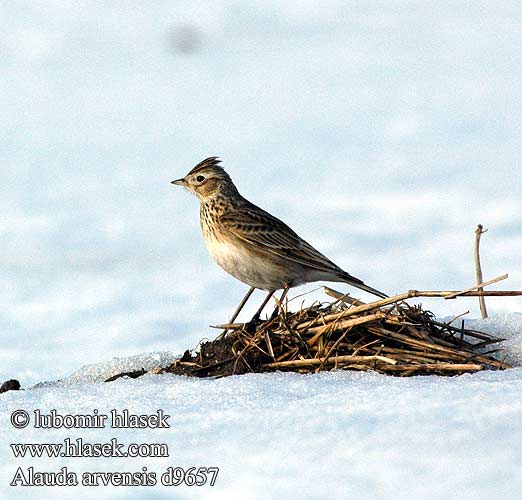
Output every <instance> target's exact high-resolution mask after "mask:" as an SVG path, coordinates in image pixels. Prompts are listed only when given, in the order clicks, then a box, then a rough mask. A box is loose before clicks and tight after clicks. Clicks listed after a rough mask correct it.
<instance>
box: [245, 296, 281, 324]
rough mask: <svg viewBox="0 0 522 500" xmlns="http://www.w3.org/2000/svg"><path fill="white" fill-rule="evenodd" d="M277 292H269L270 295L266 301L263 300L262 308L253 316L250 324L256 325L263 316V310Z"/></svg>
mask: <svg viewBox="0 0 522 500" xmlns="http://www.w3.org/2000/svg"><path fill="white" fill-rule="evenodd" d="M274 292H275V290H272V291H271V292H268V295H267V296H266V297H265V300H263V303H262V304H261V307H260V308H259V309H258V310H257V312H256V313H255V314H254V315H253V316H252V319H251V320H250V323H251V324H252V323H255V322H256V321H257V320H258V319H259V316H261V313H262V312H263V309H264V308H265V306H266V305H267V304H268V301H269V300H270V299H271V298H272V295H274Z"/></svg>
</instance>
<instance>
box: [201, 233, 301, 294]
mask: <svg viewBox="0 0 522 500" xmlns="http://www.w3.org/2000/svg"><path fill="white" fill-rule="evenodd" d="M205 244H206V246H207V250H208V251H209V253H210V255H211V256H212V258H213V259H214V261H215V262H216V263H217V264H219V265H220V266H221V267H222V268H223V269H224V270H225V271H226V272H227V273H228V274H230V275H232V276H233V277H234V278H236V279H238V280H239V281H242V282H243V283H246V284H247V285H250V286H254V287H256V288H261V289H263V290H277V289H280V288H284V287H285V286H286V285H287V284H290V283H289V281H292V280H291V279H289V278H290V276H287V275H286V274H287V270H286V269H284V268H281V267H280V266H275V265H273V264H272V263H271V262H270V261H269V260H268V259H267V258H266V257H263V256H260V255H256V254H254V253H252V252H249V251H248V250H247V249H245V248H243V247H242V246H239V245H233V244H230V243H225V242H222V241H218V240H217V239H214V238H212V237H210V238H205Z"/></svg>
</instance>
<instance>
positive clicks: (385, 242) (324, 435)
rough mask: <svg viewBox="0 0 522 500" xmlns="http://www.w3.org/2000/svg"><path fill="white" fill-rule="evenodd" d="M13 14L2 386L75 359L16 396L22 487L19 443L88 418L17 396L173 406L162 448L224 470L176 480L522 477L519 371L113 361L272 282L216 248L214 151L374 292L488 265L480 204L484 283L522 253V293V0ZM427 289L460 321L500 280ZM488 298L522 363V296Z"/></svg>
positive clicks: (165, 353)
mask: <svg viewBox="0 0 522 500" xmlns="http://www.w3.org/2000/svg"><path fill="white" fill-rule="evenodd" d="M0 16H1V19H2V21H3V22H2V26H3V28H2V34H1V35H0V70H1V73H2V78H1V79H0V116H1V120H2V127H1V129H0V172H1V174H2V175H1V182H0V283H1V289H0V332H1V335H2V346H1V349H0V382H2V381H3V380H6V379H9V378H13V377H14V378H18V379H19V380H20V381H21V382H22V385H23V387H25V388H28V387H31V386H32V385H33V384H36V383H37V382H40V381H52V380H58V379H62V381H61V382H59V383H48V384H45V385H43V386H39V387H38V388H35V389H31V390H26V391H24V392H18V393H8V394H4V395H2V396H0V410H1V414H2V416H1V418H2V420H1V422H2V424H1V427H0V430H1V437H0V440H1V443H2V444H1V446H2V448H1V450H0V454H1V456H2V457H4V456H5V455H4V454H6V453H7V460H4V459H2V461H1V462H0V463H1V464H2V465H1V466H0V467H2V474H3V475H2V486H1V487H2V488H3V489H2V490H1V494H2V495H3V496H4V497H5V498H9V499H11V498H17V497H16V495H15V493H14V492H13V490H12V489H10V488H8V489H7V490H6V489H5V480H4V478H5V477H6V475H7V476H12V474H13V467H14V466H15V465H16V461H13V457H12V456H11V455H9V453H8V452H7V451H6V450H7V447H6V446H7V444H6V443H8V442H12V440H13V439H14V438H15V437H16V438H20V436H22V438H23V439H24V440H27V442H28V440H29V439H34V440H38V441H43V439H44V438H45V439H49V440H51V441H56V440H59V439H63V437H64V436H65V435H72V434H66V433H63V432H61V431H58V430H56V431H41V432H36V430H35V429H30V428H28V429H25V430H24V431H16V432H15V430H14V429H12V428H11V427H10V425H9V423H6V422H8V420H7V419H8V416H9V414H10V412H11V411H12V410H13V409H16V408H19V407H20V408H27V409H28V410H30V409H33V408H41V409H49V408H53V407H55V408H57V409H59V410H60V411H62V412H69V413H71V412H72V413H75V412H77V411H80V410H81V411H89V410H91V409H92V408H98V409H99V410H100V411H102V410H103V411H106V410H107V409H111V408H113V407H114V408H118V409H121V408H125V407H128V408H132V409H135V410H136V411H153V410H154V409H156V408H160V407H161V408H164V409H165V410H166V411H168V412H169V413H170V414H171V415H172V423H173V426H172V428H171V429H169V430H168V432H165V433H160V434H161V436H162V437H164V438H165V440H166V441H167V442H168V443H169V446H170V448H171V451H172V454H171V457H170V458H169V459H168V460H166V461H165V460H160V459H154V460H151V462H150V463H151V467H154V469H159V468H160V466H164V465H165V464H167V463H169V464H170V463H175V464H184V465H192V464H195V463H197V464H199V465H211V464H213V463H214V464H217V465H219V466H220V467H221V473H220V476H219V478H218V481H217V483H216V486H215V487H214V488H213V489H210V488H207V489H205V490H204V493H201V491H200V492H198V491H196V490H189V489H186V490H175V491H174V490H169V491H168V492H166V491H161V493H159V492H158V493H157V497H158V498H165V495H167V494H168V495H170V497H173V498H174V497H175V498H185V497H186V498H190V497H195V498H197V497H198V496H202V497H204V498H213V497H212V495H214V497H215V498H262V497H263V495H265V497H266V498H274V497H276V498H285V497H287V498H332V496H334V497H335V496H336V495H337V497H339V498H343V497H344V498H347V497H352V498H354V497H356V498H375V497H380V498H390V497H393V498H400V497H401V496H403V497H404V498H407V497H409V498H416V497H417V498H418V497H424V498H426V497H429V496H432V497H433V498H435V497H439V498H440V497H441V496H444V495H446V496H453V495H452V493H454V492H456V491H457V492H458V494H459V497H461V498H466V497H468V498H469V497H471V496H473V497H474V498H492V497H494V498H519V497H520V491H522V487H521V477H522V472H521V470H522V469H521V467H522V452H521V450H522V447H521V446H520V445H521V443H520V440H521V435H522V433H521V432H520V431H521V429H520V422H521V419H520V416H521V415H520V405H521V403H520V381H521V371H520V368H517V369H514V370H510V371H506V372H502V373H500V372H488V373H481V374H477V375H473V376H463V377H457V378H451V379H439V378H437V377H429V378H413V379H408V380H401V379H394V378H387V377H382V376H379V375H375V374H353V373H328V374H322V375H317V376H309V377H302V376H298V375H277V374H274V375H263V376H260V375H259V376H245V377H232V378H229V379H227V380H187V379H184V378H180V377H169V376H147V377H144V378H142V379H139V380H135V381H130V380H119V381H117V382H114V383H113V384H107V385H105V384H101V383H100V380H103V379H104V378H105V377H106V376H108V375H110V374H112V373H116V372H119V371H123V370H124V369H125V367H127V368H130V367H137V368H141V367H142V366H145V367H152V366H155V365H156V364H162V363H164V362H168V360H169V359H172V357H174V356H175V355H177V354H180V353H182V352H183V351H184V350H185V349H186V348H190V347H194V346H195V345H196V344H197V343H198V341H199V340H200V339H201V338H202V337H205V336H212V335H214V331H213V330H210V329H209V328H208V325H209V324H217V323H221V322H223V321H224V320H226V319H227V318H228V316H229V314H230V313H231V310H232V309H233V308H234V307H235V305H236V303H237V302H239V300H240V298H241V297H242V295H243V294H244V293H245V291H246V287H245V286H244V285H242V284H241V283H238V282H236V281H235V280H233V279H232V278H230V277H229V276H228V275H226V274H225V273H224V272H223V271H221V270H220V269H218V268H217V266H216V265H215V264H213V263H212V262H211V260H210V258H209V257H208V255H207V254H206V250H205V248H204V245H203V242H202V238H201V236H200V234H199V227H198V221H197V217H198V208H197V202H196V200H195V199H194V198H192V197H190V196H189V195H188V194H187V193H185V192H183V191H181V190H179V188H176V187H173V186H171V185H170V183H169V181H171V180H172V179H174V178H178V177H180V176H181V175H183V174H184V173H186V171H187V170H188V169H189V168H190V167H191V166H192V165H193V164H194V163H196V162H198V161H200V160H201V159H202V158H204V157H206V156H209V155H219V156H221V157H222V158H223V159H224V165H225V167H226V168H227V170H228V171H229V172H230V174H231V175H232V177H233V179H234V180H235V181H236V183H237V185H238V187H239V188H240V191H241V192H242V193H243V194H244V195H245V196H246V197H248V198H249V199H251V200H252V201H254V202H255V203H257V204H259V205H260V206H261V207H263V208H265V209H267V210H269V211H271V212H274V213H276V214H277V215H278V216H280V217H281V218H282V219H283V220H285V221H286V222H288V223H289V224H290V225H291V226H292V227H293V228H294V229H295V230H296V231H297V232H298V233H299V234H301V235H302V236H303V237H304V238H306V239H307V240H308V241H310V242H311V243H312V244H314V245H315V246H316V247H317V248H319V249H320V250H321V251H323V252H324V253H326V254H327V255H328V256H329V257H331V258H332V260H334V261H335V262H336V263H337V264H339V265H340V266H341V267H343V268H344V269H346V270H347V271H348V272H350V273H352V274H354V275H355V276H357V277H360V278H362V279H364V280H365V281H366V282H367V283H368V284H370V285H372V286H375V287H376V288H379V289H382V290H385V291H387V292H388V293H390V294H391V293H394V292H402V291H404V290H408V289H410V288H417V289H459V288H464V287H467V286H470V285H471V284H472V283H473V282H474V269H473V264H472V249H473V238H474V234H473V232H474V229H475V227H476V225H477V224H478V223H482V224H483V225H484V226H485V227H486V228H488V229H489V232H488V233H487V234H486V235H484V237H483V243H482V251H481V254H482V263H483V268H484V273H485V278H486V279H488V278H491V277H494V276H497V275H500V274H503V273H505V272H509V273H510V279H509V280H508V281H507V282H502V283H499V284H497V285H496V288H498V289H502V288H509V289H521V288H522V267H521V266H520V255H521V254H522V231H521V222H520V221H521V220H522V203H521V202H520V200H521V194H522V193H521V191H522V182H521V179H520V169H521V165H520V158H521V155H520V152H521V149H520V144H522V96H521V94H520V85H519V82H520V81H521V79H522V51H520V35H521V29H520V26H521V21H522V12H521V10H520V4H519V2H518V1H515V0H505V1H499V2H487V1H485V0H477V1H475V2H465V1H451V2H446V1H442V2H437V3H436V4H435V3H430V2H422V1H420V0H391V1H388V2H380V1H368V2H350V1H348V2H342V1H340V0H328V1H324V2H309V1H306V0H303V1H280V0H268V1H264V2H236V1H232V0H216V1H213V2H211V3H207V2H193V1H188V0H179V1H176V2H163V1H156V0H151V1H148V2H91V3H85V2H80V1H76V0H72V1H67V0H60V1H45V2H43V1H33V2H3V3H2V5H1V6H0ZM334 288H337V289H340V290H342V291H347V290H348V287H344V286H342V285H337V284H336V285H334ZM314 289H315V286H314V285H310V286H305V287H300V288H299V289H298V290H295V291H294V292H293V293H294V295H298V294H301V293H304V292H309V291H310V290H314ZM354 295H355V296H359V295H358V292H355V293H354ZM362 297H363V298H367V297H364V295H362ZM304 298H305V299H306V300H308V301H311V300H315V299H320V300H324V295H323V294H322V292H321V291H315V292H311V293H309V294H308V295H306V296H305V297H304ZM256 300H257V301H259V300H261V294H260V293H256V295H255V300H253V301H252V303H251V304H249V305H248V307H247V309H246V310H245V313H244V317H247V316H248V314H250V313H251V312H252V311H253V310H254V309H255V308H256V303H255V302H256ZM300 300H301V299H296V300H294V301H293V302H292V306H294V304H295V306H296V307H297V305H298V304H299V302H300ZM423 303H424V304H425V305H426V306H427V307H428V308H429V309H431V310H433V311H434V312H435V313H436V314H437V315H438V316H440V317H443V316H452V315H456V314H459V313H462V312H464V311H466V310H468V309H469V310H470V314H469V315H468V316H469V317H470V318H473V317H477V316H478V315H479V312H478V305H477V301H476V300H475V299H457V300H452V301H443V300H428V299H426V300H423ZM488 307H489V310H490V313H491V314H492V315H493V318H492V319H491V320H489V321H488V322H481V321H479V322H478V323H479V326H480V327H484V328H483V329H485V330H486V331H498V332H499V333H500V334H506V335H507V336H509V341H508V343H507V344H508V348H509V351H510V356H511V359H513V360H514V361H515V362H516V363H517V364H519V365H520V364H521V360H522V354H521V353H522V347H521V346H522V342H521V340H520V324H521V322H520V313H521V312H522V303H521V299H520V298H519V297H513V298H502V299H488ZM81 367H84V368H81ZM71 374H72V375H71ZM5 431H7V432H5ZM74 435H76V434H74ZM78 435H83V434H81V433H78ZM85 436H88V437H89V438H91V437H92V438H93V439H94V438H96V439H98V440H99V439H108V438H109V437H111V436H112V434H109V432H108V431H107V432H102V431H89V432H86V433H85ZM118 436H121V437H122V439H126V440H131V439H132V440H136V441H140V440H142V441H150V440H151V439H153V438H155V436H156V434H155V433H153V432H152V431H151V432H139V431H132V432H121V433H120V432H119V433H118ZM30 462H31V461H28V460H24V461H23V465H24V466H29V464H30ZM34 463H35V466H39V467H41V466H42V464H43V461H42V460H41V459H40V460H36V459H35V460H34ZM64 463H65V462H64V461H62V460H61V461H58V462H53V460H48V461H45V464H44V465H45V466H46V467H47V466H49V467H51V466H56V467H58V466H61V465H62V464H64ZM67 463H68V464H69V462H67ZM70 464H71V467H73V465H74V467H75V468H79V469H81V470H87V467H90V468H96V469H98V470H102V469H104V468H105V470H114V469H115V467H116V466H118V465H121V467H123V468H126V469H128V470H137V469H139V467H140V462H139V460H137V459H133V460H125V461H119V462H118V461H116V459H111V460H106V461H105V460H104V461H101V460H97V461H96V460H92V461H90V460H88V459H83V460H76V461H75V462H74V463H73V462H71V463H70ZM428 490H429V494H428V493H427V492H428ZM49 491H51V490H49ZM118 491H119V493H118ZM146 491H147V493H146V495H147V496H146V498H154V495H155V494H156V493H155V491H156V490H154V489H151V490H146ZM93 492H94V493H93ZM17 493H18V494H19V495H22V497H20V498H23V495H26V498H49V496H52V497H57V498H59V497H60V495H61V496H62V497H67V495H70V494H71V492H70V491H68V490H66V489H65V490H60V489H56V488H53V489H52V493H44V492H41V491H35V490H22V489H18V490H17ZM73 493H74V494H75V496H74V497H75V498H81V494H83V495H84V498H93V496H94V497H96V498H102V497H103V495H106V497H107V498H111V499H112V498H119V497H122V498H131V497H132V495H134V496H135V497H136V498H144V496H143V495H144V493H143V491H142V490H137V491H135V492H134V493H132V492H129V491H126V490H125V491H123V490H121V491H120V490H117V491H116V490H114V491H113V490H102V489H100V488H97V489H96V490H89V491H88V492H82V493H80V490H77V489H74V490H73ZM6 495H7V496H6ZM39 495H40V497H39ZM249 495H250V497H249Z"/></svg>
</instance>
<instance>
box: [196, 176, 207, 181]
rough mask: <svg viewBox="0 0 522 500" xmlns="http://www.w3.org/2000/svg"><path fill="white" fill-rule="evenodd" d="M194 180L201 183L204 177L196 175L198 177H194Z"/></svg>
mask: <svg viewBox="0 0 522 500" xmlns="http://www.w3.org/2000/svg"><path fill="white" fill-rule="evenodd" d="M196 180H197V181H198V182H203V181H204V180H205V177H204V176H203V175H198V176H197V177H196Z"/></svg>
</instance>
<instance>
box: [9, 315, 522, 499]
mask: <svg viewBox="0 0 522 500" xmlns="http://www.w3.org/2000/svg"><path fill="white" fill-rule="evenodd" d="M519 326H522V323H519ZM132 366H134V367H138V366H140V363H139V360H137V359H135V360H134V361H133V362H129V364H128V367H132ZM102 371H103V370H102ZM72 379H73V380H71V379H69V380H64V381H63V382H59V383H51V384H47V385H45V386H40V387H38V388H34V389H30V390H27V391H23V392H9V393H7V394H4V395H3V396H2V397H1V398H0V419H1V421H2V422H8V419H9V415H10V413H11V412H12V411H14V410H16V409H20V408H22V409H25V410H27V411H28V412H29V413H31V412H32V411H33V410H34V409H40V410H41V411H42V412H43V413H45V412H50V410H51V409H53V408H54V409H59V413H61V414H67V413H69V414H88V413H92V412H93V410H94V409H97V410H98V411H99V413H101V414H103V413H105V414H107V413H109V412H110V410H111V409H118V410H119V411H121V410H122V409H124V408H127V409H129V410H130V411H131V412H133V413H137V414H152V413H154V412H155V411H156V410H158V409H163V410H164V411H165V412H166V413H167V414H169V415H170V425H171V427H170V428H169V429H166V430H163V429H161V430H159V429H147V430H138V429H131V430H123V429H109V428H107V429H95V430H92V429H89V430H87V429H74V430H70V429H51V430H43V429H34V428H31V426H29V427H28V428H26V429H24V430H16V429H12V430H10V431H8V432H2V434H1V438H0V447H1V450H2V451H1V454H2V455H4V458H2V460H1V466H0V481H1V484H2V486H1V489H0V492H1V494H3V496H2V498H6V499H7V498H9V499H26V498H27V499H33V498H51V497H52V498H78V499H91V498H97V499H104V498H107V499H115V498H140V499H141V498H205V499H206V498H208V499H213V498H215V499H224V498H230V499H255V500H257V499H265V498H266V499H276V498H300V499H348V498H358V499H366V498H368V499H373V498H382V499H389V498H397V499H403V498H404V499H406V498H408V499H414V498H457V497H458V498H463V499H467V498H475V499H490V498H495V499H501V498H502V499H507V498H513V499H515V498H520V488H521V486H522V484H521V473H520V467H521V451H520V450H522V399H521V398H520V394H521V391H522V368H514V369H511V370H506V371H502V372H492V371H488V372H483V373H477V374H474V375H463V376H458V377H453V378H444V377H436V376H430V377H412V378H407V379H401V378H394V377H389V376H384V375H379V374H375V373H356V372H340V371H338V372H328V373H321V374H317V375H306V376H305V375H298V374H283V373H274V374H263V375H260V374H255V375H244V376H233V377H228V378H226V379H217V380H214V379H190V378H186V377H180V376H174V375H146V376H143V377H142V378H139V379H136V380H129V379H119V380H117V381H115V382H112V383H110V384H103V383H100V382H93V381H92V368H88V369H86V370H85V376H84V379H83V380H82V377H80V376H79V375H78V374H76V375H74V376H73V377H72ZM3 426H4V427H5V424H3ZM67 437H69V438H71V439H73V440H74V439H76V438H78V437H82V438H83V440H84V441H86V442H107V441H109V440H110V438H113V437H116V438H117V439H118V441H119V442H121V443H125V444H128V443H130V442H134V443H151V442H153V443H166V444H167V445H168V447H169V452H170V456H169V457H168V458H111V459H103V458H80V459H79V458H76V459H66V458H60V459H41V458H40V459H38V458H35V459H28V458H25V459H21V458H18V459H14V458H13V457H12V456H11V457H9V453H6V450H9V444H10V443H13V442H15V443H16V442H25V443H32V442H36V443H41V442H49V443H59V442H62V441H63V440H64V439H65V438H67ZM5 455H7V456H5ZM192 465H197V466H203V465H206V466H218V467H219V468H220V472H219V475H218V478H217V481H216V484H215V486H213V487H208V486H202V487H200V488H196V487H193V488H189V487H178V488H174V487H170V488H169V487H166V486H154V487H133V488H132V487H128V488H124V487H112V488H101V487H97V488H90V489H89V488H86V487H83V488H82V487H81V486H76V487H61V488H52V490H51V489H50V488H49V489H48V490H47V491H46V490H45V489H42V488H39V489H35V488H32V489H31V488H28V487H26V488H22V487H17V488H16V489H15V488H14V487H9V486H6V485H7V484H8V483H9V482H10V481H11V480H12V478H13V475H14V473H15V471H16V469H17V467H19V466H22V467H29V466H33V467H34V468H35V469H36V470H40V471H42V470H46V471H59V470H60V469H61V467H63V466H67V467H68V469H69V470H72V471H75V472H77V473H78V475H80V474H81V473H82V472H85V471H90V472H93V471H106V472H108V471H112V472H114V471H133V472H135V471H140V470H141V468H142V467H143V466H147V467H148V470H149V471H156V472H158V477H159V475H160V474H161V472H162V471H164V470H165V469H166V468H167V467H168V466H182V467H185V468H187V467H189V466H192ZM42 490H43V491H42Z"/></svg>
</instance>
